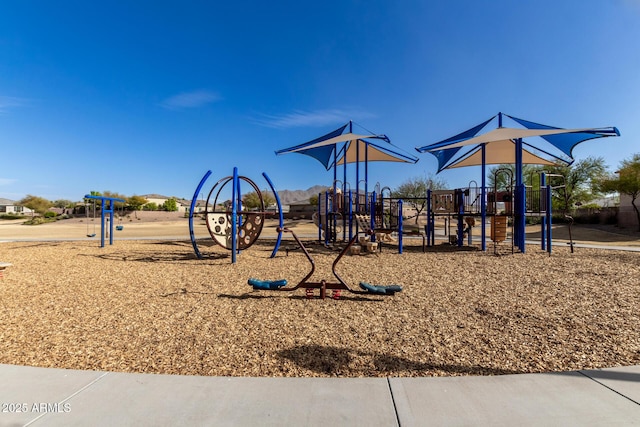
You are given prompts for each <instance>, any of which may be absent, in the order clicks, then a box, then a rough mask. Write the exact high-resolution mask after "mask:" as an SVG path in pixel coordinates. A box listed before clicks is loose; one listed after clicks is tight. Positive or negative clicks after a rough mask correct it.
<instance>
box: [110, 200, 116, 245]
mask: <svg viewBox="0 0 640 427" xmlns="http://www.w3.org/2000/svg"><path fill="white" fill-rule="evenodd" d="M114 205H115V202H114V201H113V200H111V202H110V203H109V244H110V245H113V207H114Z"/></svg>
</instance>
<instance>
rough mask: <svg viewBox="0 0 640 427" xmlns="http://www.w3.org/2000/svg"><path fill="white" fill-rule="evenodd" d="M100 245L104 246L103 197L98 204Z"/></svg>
mask: <svg viewBox="0 0 640 427" xmlns="http://www.w3.org/2000/svg"><path fill="white" fill-rule="evenodd" d="M100 207H101V209H100V221H101V222H100V247H101V248H104V232H105V226H104V199H102V203H101V204H100Z"/></svg>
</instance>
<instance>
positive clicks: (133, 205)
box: [126, 194, 149, 218]
mask: <svg viewBox="0 0 640 427" xmlns="http://www.w3.org/2000/svg"><path fill="white" fill-rule="evenodd" d="M126 200H127V206H129V208H130V209H132V210H133V214H134V215H135V217H136V218H138V211H139V210H142V207H143V206H144V205H146V204H147V203H149V201H148V200H147V199H145V198H144V197H142V196H136V195H135V194H134V195H133V196H131V197H129V198H127V199H126Z"/></svg>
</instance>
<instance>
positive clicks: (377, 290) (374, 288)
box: [360, 282, 402, 295]
mask: <svg viewBox="0 0 640 427" xmlns="http://www.w3.org/2000/svg"><path fill="white" fill-rule="evenodd" d="M360 288H361V289H364V290H365V291H367V292H369V293H372V294H376V295H393V294H395V293H396V292H400V291H402V286H399V285H387V286H380V285H372V284H371V283H367V282H360Z"/></svg>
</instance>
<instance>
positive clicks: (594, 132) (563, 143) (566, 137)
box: [416, 113, 620, 172]
mask: <svg viewBox="0 0 640 427" xmlns="http://www.w3.org/2000/svg"><path fill="white" fill-rule="evenodd" d="M503 116H504V117H509V118H510V119H512V120H513V121H515V122H516V123H518V124H520V125H522V126H524V128H513V127H503V126H502V119H503ZM496 117H498V121H499V127H498V128H496V129H493V130H490V131H487V132H485V133H482V134H480V135H478V133H479V132H480V131H482V130H483V129H484V128H485V127H486V126H487V125H488V123H489V122H491V121H492V120H493V119H495V118H496ZM619 135H620V132H619V131H618V129H617V128H615V127H607V128H581V129H563V128H557V127H553V126H547V125H542V124H539V123H535V122H531V121H528V120H523V119H519V118H517V117H512V116H509V115H506V114H503V113H498V114H496V115H495V116H493V117H491V118H490V119H489V120H486V121H484V122H483V123H480V124H479V125H477V126H475V127H473V128H471V129H469V130H467V131H465V132H462V133H460V134H458V135H455V136H453V137H451V138H447V139H445V140H442V141H440V142H436V143H434V144H431V145H427V146H424V147H419V148H416V150H417V151H418V152H420V153H425V152H429V153H431V154H433V155H434V156H435V157H436V158H437V159H438V172H441V171H442V170H444V169H448V168H454V167H462V166H476V165H482V164H483V163H482V159H481V154H480V147H481V146H482V145H484V146H485V150H486V151H485V155H486V158H485V164H499V163H515V154H514V156H513V157H512V159H511V160H510V161H505V162H500V161H499V160H498V159H500V158H505V157H504V154H505V150H506V147H508V145H507V143H508V142H514V141H516V140H523V139H525V138H532V137H539V138H541V139H542V140H544V142H543V143H536V145H533V144H531V143H525V144H524V145H526V146H528V147H530V148H531V149H532V150H533V151H537V152H539V153H541V154H540V155H538V154H534V153H533V152H532V150H529V149H526V148H525V147H523V163H530V164H543V165H544V164H550V163H549V162H551V163H557V162H564V163H566V164H570V163H572V162H573V157H572V151H573V148H574V147H575V146H576V145H578V144H580V143H581V142H584V141H587V140H589V139H594V138H602V137H607V136H619ZM496 143H498V144H496ZM545 145H550V148H546V147H545ZM470 146H471V149H470V150H462V148H463V147H466V148H469V147H470ZM552 150H557V151H558V154H553V153H551V151H552ZM513 151H514V153H515V151H516V148H515V146H514V148H513ZM536 157H537V159H536ZM525 158H526V159H527V160H525ZM538 161H540V162H541V163H537V162H538Z"/></svg>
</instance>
